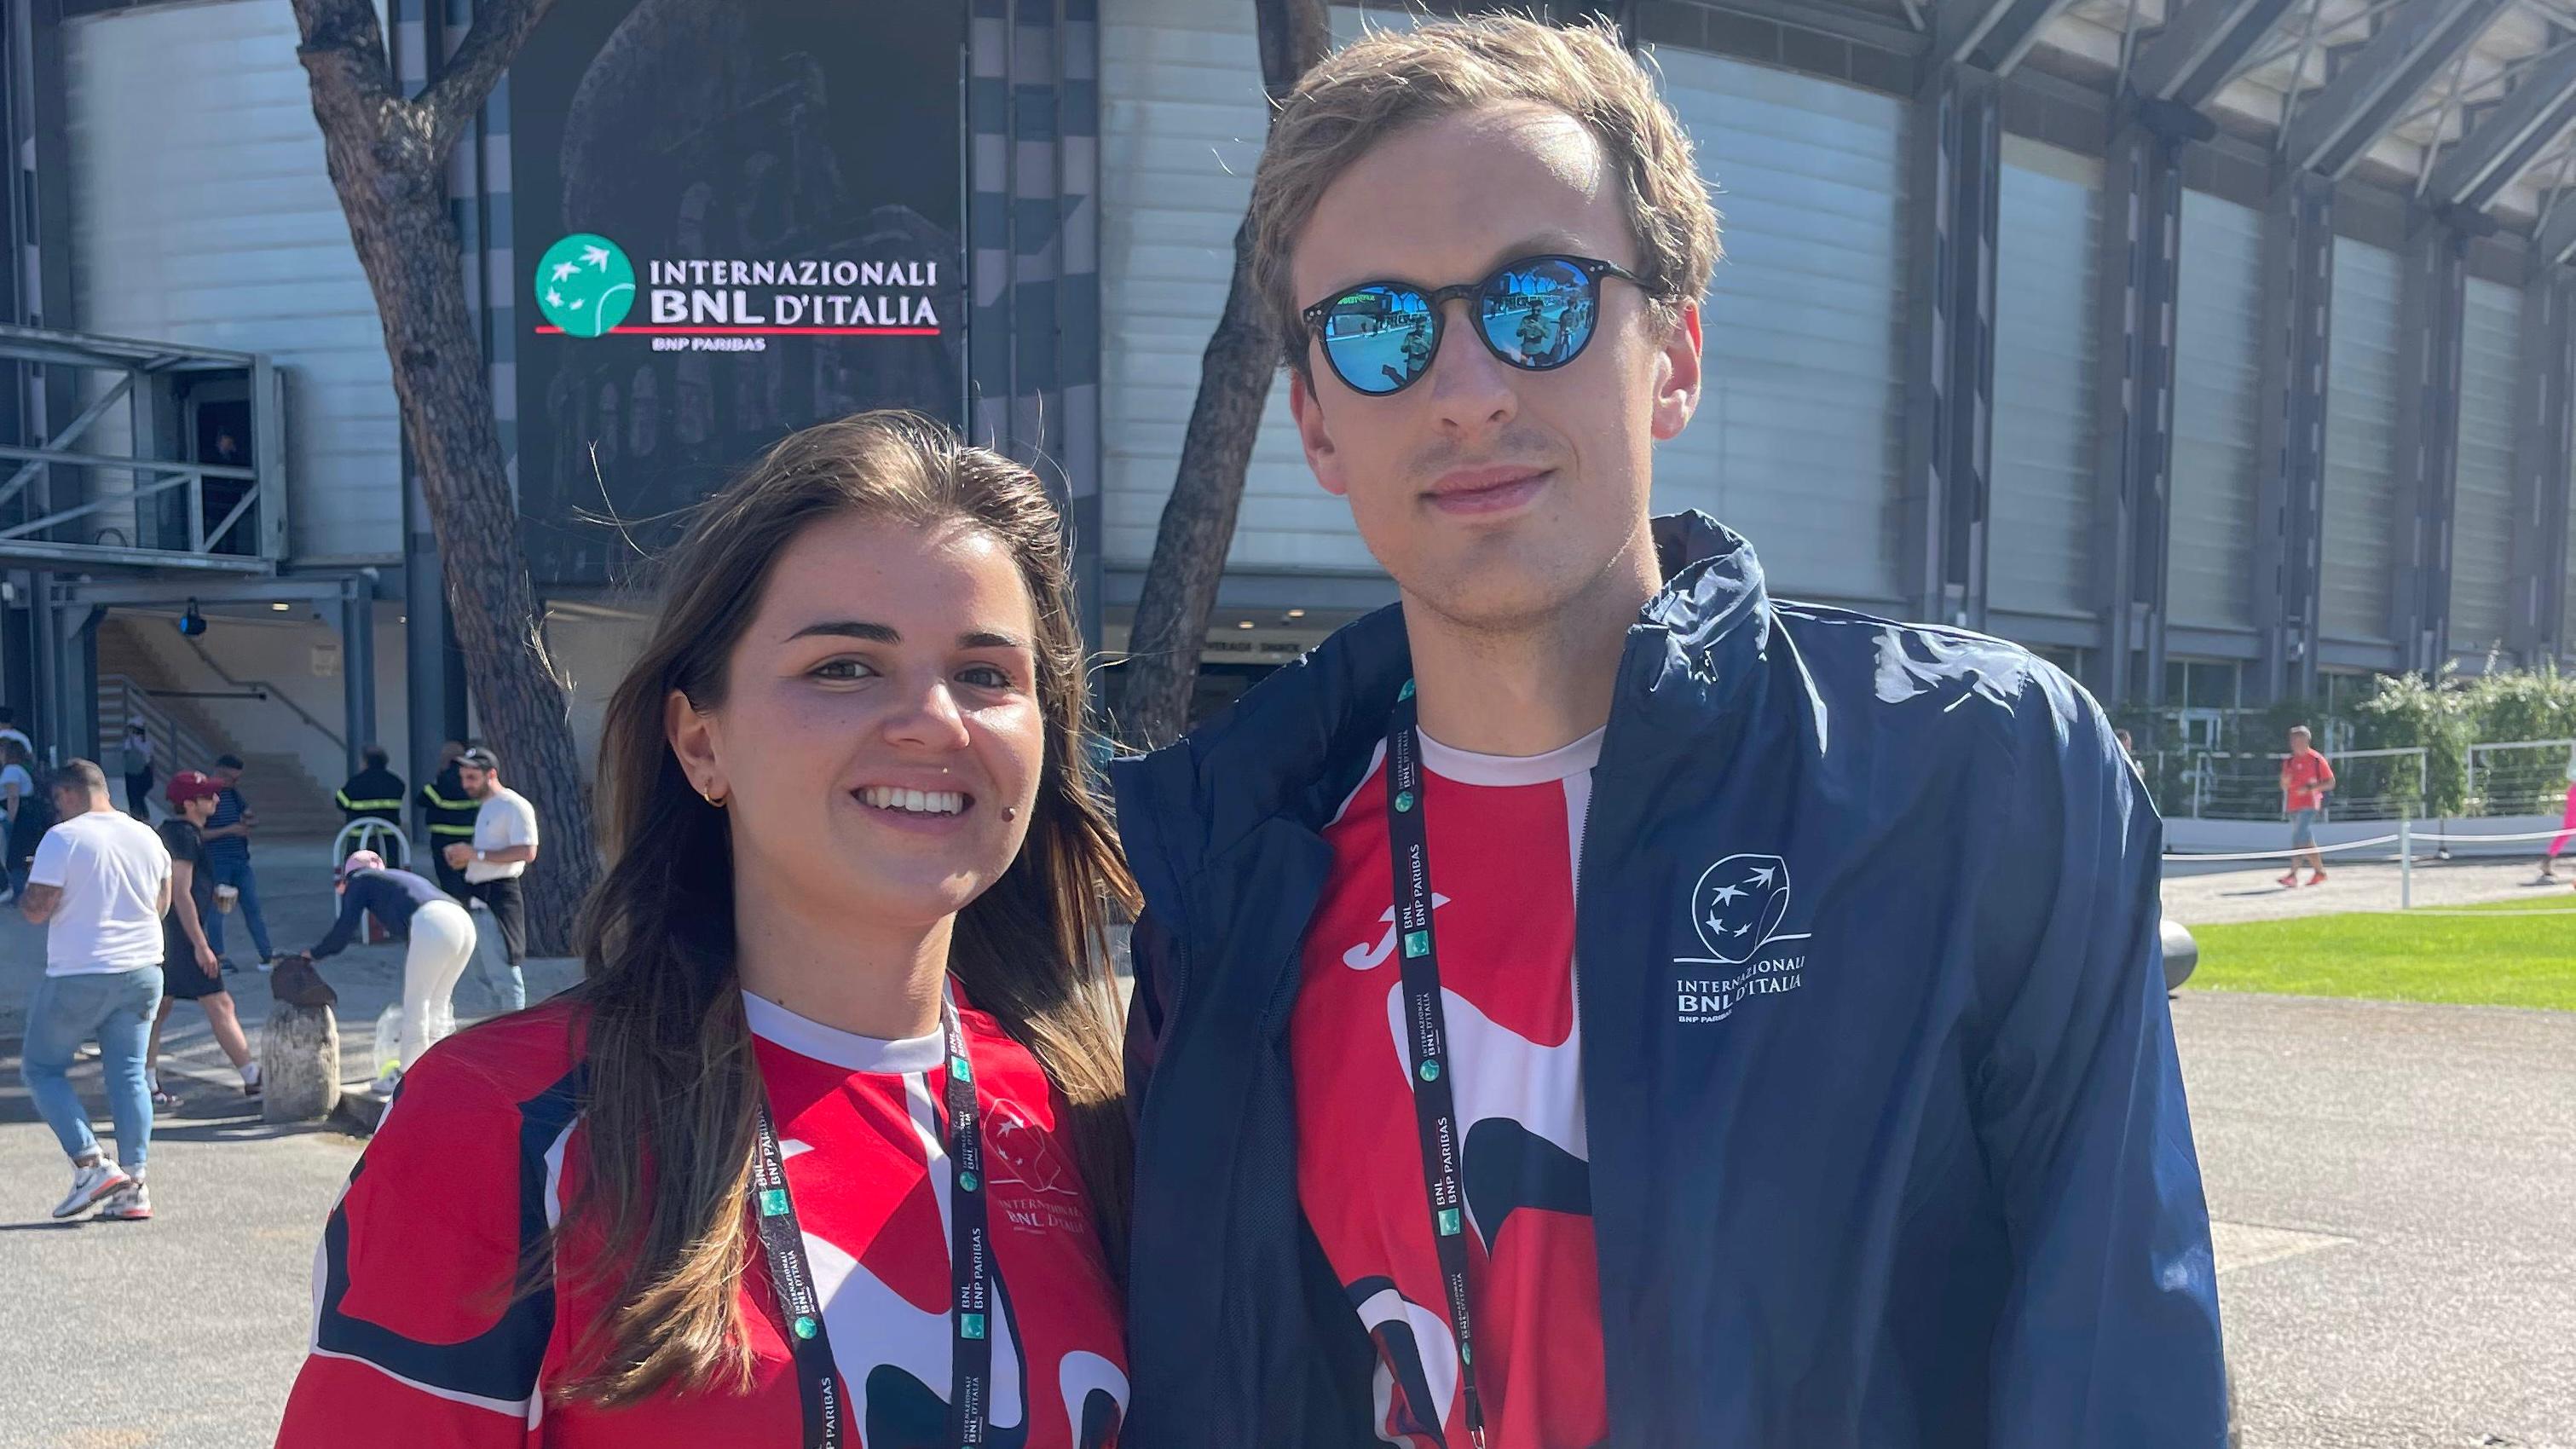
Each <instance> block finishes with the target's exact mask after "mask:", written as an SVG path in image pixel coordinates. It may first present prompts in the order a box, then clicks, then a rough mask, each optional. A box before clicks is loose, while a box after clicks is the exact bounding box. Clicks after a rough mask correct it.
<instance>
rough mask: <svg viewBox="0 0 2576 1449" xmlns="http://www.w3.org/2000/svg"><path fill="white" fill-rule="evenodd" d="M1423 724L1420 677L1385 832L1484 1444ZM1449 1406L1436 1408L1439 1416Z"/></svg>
mask: <svg viewBox="0 0 2576 1449" xmlns="http://www.w3.org/2000/svg"><path fill="white" fill-rule="evenodd" d="M1421 738H1422V736H1421V731H1420V729H1419V727H1418V726H1417V725H1416V724H1415V722H1414V705H1413V685H1412V683H1411V682H1410V681H1407V682H1406V684H1405V686H1404V692H1403V693H1402V694H1401V695H1399V696H1397V698H1396V703H1395V712H1394V715H1393V717H1392V718H1390V719H1389V720H1388V721H1387V730H1386V837H1387V845H1388V847H1389V850H1388V855H1389V856H1390V857H1392V859H1393V860H1394V862H1395V934H1396V940H1397V941H1398V942H1399V943H1400V949H1399V952H1398V956H1399V959H1400V960H1401V961H1402V962H1403V966H1402V970H1403V975H1404V1020H1405V1026H1406V1029H1407V1030H1406V1035H1407V1037H1408V1038H1409V1039H1410V1040H1411V1042H1412V1049H1413V1050H1412V1055H1413V1059H1412V1064H1411V1065H1412V1067H1413V1079H1412V1080H1413V1118H1414V1124H1415V1126H1416V1127H1417V1128H1418V1129H1419V1130H1420V1132H1421V1136H1422V1181H1423V1185H1424V1186H1425V1187H1426V1188H1428V1189H1429V1192H1430V1199H1431V1241H1432V1244H1433V1246H1435V1247H1436V1248H1437V1249H1438V1250H1439V1253H1440V1278H1441V1282H1442V1286H1443V1287H1444V1288H1445V1290H1446V1291H1447V1293H1448V1295H1449V1329H1450V1332H1452V1333H1453V1334H1455V1335H1456V1336H1457V1339H1458V1375H1459V1378H1460V1380H1461V1382H1462V1385H1463V1387H1464V1389H1465V1391H1466V1401H1467V1437H1468V1440H1469V1442H1470V1443H1472V1444H1473V1445H1475V1446H1476V1449H1484V1443H1485V1404H1484V1400H1483V1399H1482V1398H1480V1397H1479V1396H1478V1395H1477V1393H1476V1350H1475V1337H1474V1333H1473V1331H1472V1330H1471V1328H1470V1326H1469V1324H1468V1321H1467V1200H1466V1194H1465V1192H1464V1191H1463V1190H1462V1187H1461V1177H1460V1172H1459V1164H1460V1159H1461V1157H1462V1156H1463V1155H1464V1153H1465V1151H1466V1144H1465V1143H1464V1142H1463V1141H1462V1140H1461V1138H1460V1135H1459V1132H1458V1109H1457V1104H1456V1103H1455V1102H1454V1101H1453V1100H1452V1099H1451V1097H1450V1091H1449V1015H1448V1012H1447V1010H1446V1009H1445V1008H1444V1007H1443V1006H1442V1005H1441V1002H1440V954H1439V952H1438V950H1437V949H1435V948H1434V946H1433V944H1432V932H1431V902H1432V896H1431V842H1430V837H1429V833H1428V832H1427V831H1426V830H1425V828H1424V826H1423V822H1422V759H1421V753H1420V751H1421V743H1420V742H1421ZM1447 1408H1448V1405H1446V1404H1440V1405H1435V1406H1434V1407H1433V1408H1432V1411H1431V1412H1432V1420H1433V1422H1434V1423H1437V1422H1438V1421H1439V1416H1440V1415H1441V1413H1443V1412H1444V1411H1446V1410H1447Z"/></svg>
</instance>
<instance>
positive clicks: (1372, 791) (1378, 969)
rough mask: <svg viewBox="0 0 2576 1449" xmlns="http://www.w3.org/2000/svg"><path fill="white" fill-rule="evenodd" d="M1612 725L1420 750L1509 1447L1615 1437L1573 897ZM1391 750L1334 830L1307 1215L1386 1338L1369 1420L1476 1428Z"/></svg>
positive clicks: (1318, 980) (1481, 1355)
mask: <svg viewBox="0 0 2576 1449" xmlns="http://www.w3.org/2000/svg"><path fill="white" fill-rule="evenodd" d="M1600 753H1601V736H1600V733H1599V732H1598V731H1595V732H1594V733H1592V734H1590V735H1587V736H1585V737H1584V738H1583V739H1581V740H1578V741H1576V742H1575V743H1573V744H1571V745H1568V746H1566V747H1565V748H1563V749H1560V750H1556V751H1554V752H1552V753H1549V754H1545V755H1536V756H1530V757H1525V758H1516V757H1503V756H1495V755H1477V754H1470V753H1468V752H1466V751H1463V750H1455V749H1451V748H1448V747H1446V746H1444V745H1442V744H1440V743H1439V742H1438V741H1436V740H1432V739H1430V738H1428V737H1427V736H1426V737H1425V738H1424V739H1423V742H1422V763H1423V775H1424V778H1423V814H1424V821H1425V825H1426V828H1427V829H1428V831H1429V836H1430V864H1431V892H1432V896H1431V900H1432V912H1433V914H1432V922H1433V924H1434V926H1435V927H1436V928H1437V936H1438V940H1439V950H1440V955H1439V959H1440V986H1441V999H1442V1005H1443V1007H1444V1009H1445V1012H1446V1015H1447V1018H1448V1051H1449V1072H1450V1084H1451V1087H1452V1090H1453V1092H1454V1094H1455V1100H1456V1107H1457V1113H1458V1123H1459V1131H1460V1132H1461V1134H1462V1135H1463V1137H1464V1140H1465V1154H1464V1160H1463V1176H1464V1179H1465V1186H1466V1196H1467V1220H1468V1225H1469V1229H1470V1231H1469V1234H1468V1302H1469V1309H1470V1314H1471V1323H1472V1326H1473V1329H1474V1332H1475V1348H1476V1363H1477V1385H1478V1389H1479V1392H1480V1393H1481V1395H1482V1397H1483V1400H1484V1409H1485V1422H1486V1430H1487V1442H1488V1444H1489V1445H1490V1446H1492V1449H1590V1446H1592V1445H1596V1444H1599V1443H1601V1442H1602V1441H1603V1439H1604V1438H1606V1437H1607V1435H1608V1433H1609V1423H1608V1418H1609V1411H1608V1406H1607V1403H1606V1400H1605V1393H1604V1388H1603V1368H1602V1357H1601V1294H1600V1278H1599V1273H1598V1270H1597V1268H1596V1265H1595V1261H1594V1256H1593V1238H1592V1189H1591V1182H1590V1177H1589V1172H1590V1168H1589V1163H1588V1153H1587V1151H1586V1145H1585V1140H1584V1120H1583V1076H1582V1045H1583V1044H1582V1037H1581V1032H1580V1029H1579V1027H1578V1024H1577V1021H1576V1018H1575V1009H1574V1008H1575V1002H1574V900H1575V884H1576V874H1577V870H1578V867H1579V865H1580V863H1581V858H1582V843H1583V825H1584V816H1585V812H1586V807H1587V806H1588V804H1589V803H1590V800H1591V793H1592V767H1593V765H1594V764H1595V763H1596V762H1597V760H1598V759H1599V757H1600ZM1385 764H1386V762H1385V747H1384V746H1383V745H1381V746H1380V747H1379V753H1378V759H1377V760H1376V762H1375V763H1373V764H1372V765H1371V767H1370V769H1369V773H1368V777H1367V778H1366V779H1365V780H1363V781H1362V782H1361V784H1360V787H1359V789H1358V790H1357V792H1355V793H1354V794H1353V795H1352V796H1351V798H1350V799H1349V800H1348V801H1346V802H1344V804H1343V806H1342V809H1341V812H1340V814H1339V815H1337V816H1336V817H1335V818H1334V820H1333V822H1332V824H1331V825H1329V826H1327V827H1326V828H1325V831H1324V838H1325V841H1326V842H1327V843H1328V844H1329V845H1330V846H1331V847H1332V851H1333V866H1332V874H1331V878H1330V880H1329V881H1328V883H1327V884H1326V886H1325V888H1324V895H1323V899H1322V902H1321V903H1320V904H1319V905H1318V906H1317V908H1316V911H1315V914H1314V918H1313V922H1312V924H1311V925H1310V927H1309V928H1308V930H1307V933H1306V940H1305V948H1304V951H1305V959H1304V962H1303V968H1302V977H1301V984H1300V986H1299V990H1298V995H1297V1005H1296V1010H1295V1012H1294V1015H1293V1016H1292V1017H1291V1019H1290V1024H1289V1060H1290V1063H1291V1069H1292V1072H1293V1074H1294V1078H1295V1083H1296V1096H1297V1185H1298V1197H1299V1200H1300V1202H1301V1204H1302V1206H1303V1207H1304V1210H1305V1214H1306V1218H1307V1221H1308V1222H1309V1223H1310V1224H1312V1225H1313V1227H1314V1230H1315V1235H1316V1238H1317V1240H1318V1241H1319V1242H1320V1243H1321V1245H1322V1247H1323V1250H1324V1256H1325V1257H1326V1258H1327V1259H1328V1260H1330V1261H1331V1263H1332V1265H1333V1271H1334V1273H1335V1275H1336V1276H1337V1277H1339V1278H1340V1279H1341V1282H1342V1286H1343V1288H1344V1290H1345V1291H1346V1292H1347V1293H1348V1294H1349V1296H1350V1301H1351V1307H1352V1309H1353V1310H1354V1311H1355V1312H1356V1313H1358V1315H1359V1317H1360V1321H1361V1323H1362V1325H1363V1326H1365V1327H1366V1328H1367V1330H1368V1332H1369V1336H1370V1339H1371V1340H1372V1342H1373V1343H1374V1344H1375V1346H1376V1349H1377V1354H1378V1364H1377V1369H1376V1376H1375V1378H1376V1382H1375V1392H1376V1404H1375V1409H1374V1412H1373V1416H1372V1417H1373V1423H1374V1427H1375V1429H1376V1430H1377V1434H1378V1438H1379V1439H1381V1440H1382V1441H1384V1442H1385V1443H1388V1444H1394V1445H1400V1446H1408V1449H1439V1446H1442V1445H1448V1446H1456V1445H1461V1444H1464V1443H1465V1442H1466V1433H1465V1407H1464V1403H1465V1400H1464V1393H1463V1384H1462V1382H1461V1375H1460V1369H1459V1359H1458V1349H1457V1343H1456V1339H1455V1335H1454V1334H1453V1333H1452V1331H1451V1328H1450V1322H1449V1314H1448V1309H1447V1307H1446V1300H1445V1297H1444V1294H1443V1292H1442V1288H1441V1276H1440V1263H1439V1255H1438V1251H1437V1249H1436V1248H1435V1246H1434V1243H1433V1236H1432V1230H1431V1214H1430V1207H1429V1203H1428V1199H1427V1197H1426V1194H1425V1190H1424V1187H1423V1178H1422V1149H1421V1142H1420V1137H1419V1131H1418V1127H1417V1125H1416V1119H1415V1117H1414V1110H1413V1097H1412V1075H1411V1070H1410V1063H1409V1062H1408V1060H1407V1058H1406V1050H1407V1048H1406V1045H1405V1043H1406V1034H1405V1031H1404V993H1403V988H1402V984H1401V981H1400V966H1399V958H1398V956H1397V953H1396V939H1395V887H1394V879H1393V868H1392V865H1391V862H1390V858H1389V852H1388V843H1387V830H1386V768H1385Z"/></svg>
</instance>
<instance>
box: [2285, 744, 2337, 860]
mask: <svg viewBox="0 0 2576 1449" xmlns="http://www.w3.org/2000/svg"><path fill="white" fill-rule="evenodd" d="M2334 787H2335V772H2334V765H2333V763H2332V762H2330V761H2328V760H2327V759H2326V757H2325V756H2324V755H2323V754H2322V753H2320V752H2318V751H2317V750H2315V749H2313V748H2311V747H2310V746H2309V744H2308V727H2307V726H2306V725H2292V726H2290V757H2289V758H2288V759H2286V760H2283V761H2282V762H2281V809H2282V812H2283V813H2285V814H2287V815H2288V816H2289V817H2290V852H2291V854H2290V873H2289V874H2288V875H2285V876H2283V877H2281V884H2283V885H2285V886H2296V885H2297V884H2298V883H2299V856H2300V855H2301V854H2302V853H2304V854H2305V855H2306V856H2307V858H2308V868H2309V869H2310V870H2311V871H2313V872H2315V873H2314V874H2312V875H2310V876H2309V877H2308V884H2310V885H2322V884H2324V883H2325V878H2326V858H2325V854H2324V853H2323V852H2322V851H2319V850H2318V849H2317V820H2318V819H2319V817H2321V816H2323V815H2324V814H2325V809H2326V792H2327V791H2329V790H2332V789H2333V788H2334Z"/></svg>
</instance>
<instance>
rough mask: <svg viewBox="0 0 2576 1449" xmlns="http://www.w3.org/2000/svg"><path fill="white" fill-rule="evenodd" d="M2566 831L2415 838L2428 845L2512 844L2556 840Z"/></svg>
mask: <svg viewBox="0 0 2576 1449" xmlns="http://www.w3.org/2000/svg"><path fill="white" fill-rule="evenodd" d="M2566 833H2567V832H2566V831H2564V830H2531V831H2525V832H2524V833H2522V834H2519V835H2424V834H2418V835H2417V836H2416V837H2415V838H2416V840H2418V841H2420V842H2422V843H2424V844H2427V845H2476V844H2478V843H2480V842H2482V841H2483V842H2488V843H2493V844H2505V845H2510V844H2512V843H2514V842H2516V841H2524V840H2556V839H2557V838H2558V837H2559V836H2561V835H2564V834H2566Z"/></svg>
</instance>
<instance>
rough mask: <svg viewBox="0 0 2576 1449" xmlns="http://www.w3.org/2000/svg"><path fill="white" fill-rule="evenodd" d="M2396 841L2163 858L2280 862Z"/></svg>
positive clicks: (2385, 837) (2383, 839)
mask: <svg viewBox="0 0 2576 1449" xmlns="http://www.w3.org/2000/svg"><path fill="white" fill-rule="evenodd" d="M2415 838H2416V839H2418V840H2423V839H2427V838H2428V837H2426V836H2421V835H2419V836H2416V837H2415ZM2397 840H2398V837H2396V836H2394V835H2374V836H2372V837H2371V838H2370V839H2368V840H2352V841H2346V842H2345V843H2343V844H2341V845H2302V846H2297V847H2295V848H2293V849H2289V850H2249V851H2242V852H2238V853H2233V854H2225V855H2218V854H2213V855H2172V854H2168V855H2166V856H2164V857H2163V858H2164V860H2166V861H2167V862H2169V863H2181V864H2190V863H2192V862H2195V861H2205V860H2281V859H2285V858H2287V857H2289V856H2293V855H2306V854H2309V853H2310V852H2312V851H2313V852H2314V853H2316V854H2318V855H2325V854H2329V853H2331V852H2334V851H2338V850H2368V849H2370V848H2371V847H2372V846H2376V845H2395V844H2396V843H2397Z"/></svg>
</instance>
